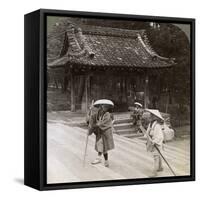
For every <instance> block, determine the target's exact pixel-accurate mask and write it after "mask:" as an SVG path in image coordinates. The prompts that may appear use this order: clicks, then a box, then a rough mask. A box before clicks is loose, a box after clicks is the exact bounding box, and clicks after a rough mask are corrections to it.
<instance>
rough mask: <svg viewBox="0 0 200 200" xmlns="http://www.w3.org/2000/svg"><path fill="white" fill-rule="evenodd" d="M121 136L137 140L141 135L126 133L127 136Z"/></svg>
mask: <svg viewBox="0 0 200 200" xmlns="http://www.w3.org/2000/svg"><path fill="white" fill-rule="evenodd" d="M122 136H124V137H127V138H138V137H142V134H140V133H128V134H123V135H122Z"/></svg>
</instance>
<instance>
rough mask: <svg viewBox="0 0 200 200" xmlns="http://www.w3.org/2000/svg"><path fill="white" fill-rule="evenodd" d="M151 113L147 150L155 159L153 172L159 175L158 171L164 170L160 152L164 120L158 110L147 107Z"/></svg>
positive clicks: (154, 174)
mask: <svg viewBox="0 0 200 200" xmlns="http://www.w3.org/2000/svg"><path fill="white" fill-rule="evenodd" d="M146 111H148V112H149V113H150V123H149V125H148V128H147V151H149V152H150V153H151V154H152V156H153V160H154V166H153V174H152V176H153V177H154V176H157V172H159V171H163V165H162V158H161V155H160V152H161V153H162V149H163V140H164V135H163V131H162V126H161V124H162V123H163V122H164V119H163V118H162V116H161V114H160V112H159V111H158V110H153V109H147V110H146Z"/></svg>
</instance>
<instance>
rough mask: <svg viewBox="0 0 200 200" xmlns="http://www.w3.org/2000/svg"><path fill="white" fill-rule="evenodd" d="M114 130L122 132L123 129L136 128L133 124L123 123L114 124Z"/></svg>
mask: <svg viewBox="0 0 200 200" xmlns="http://www.w3.org/2000/svg"><path fill="white" fill-rule="evenodd" d="M114 128H115V129H116V130H122V129H131V128H132V129H134V126H133V124H132V123H123V124H114Z"/></svg>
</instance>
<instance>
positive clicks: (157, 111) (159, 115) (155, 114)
mask: <svg viewBox="0 0 200 200" xmlns="http://www.w3.org/2000/svg"><path fill="white" fill-rule="evenodd" d="M145 111H147V112H150V113H151V114H153V115H154V116H156V117H157V118H159V119H161V120H163V121H164V118H163V117H162V116H161V114H160V112H159V110H156V109H145Z"/></svg>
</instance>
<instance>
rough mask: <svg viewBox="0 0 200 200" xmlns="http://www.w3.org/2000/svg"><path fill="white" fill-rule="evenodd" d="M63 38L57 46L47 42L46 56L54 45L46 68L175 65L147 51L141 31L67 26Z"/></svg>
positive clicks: (147, 42) (54, 40)
mask: <svg viewBox="0 0 200 200" xmlns="http://www.w3.org/2000/svg"><path fill="white" fill-rule="evenodd" d="M64 35H65V36H62V38H61V39H60V40H58V42H57V43H56V39H55V38H51V40H49V42H48V44H47V45H48V46H47V49H48V51H49V52H51V51H53V49H51V48H52V47H53V46H54V45H57V47H56V48H54V51H56V53H55V52H54V53H55V54H54V58H53V57H51V56H48V66H49V67H53V66H61V65H64V64H66V63H71V64H80V65H84V66H99V67H101V66H104V67H128V68H162V67H169V66H172V65H173V64H175V63H174V60H173V59H169V58H164V57H161V56H159V55H158V54H157V53H156V52H155V51H154V50H153V49H152V48H151V46H150V44H149V41H148V38H147V36H146V35H145V31H144V30H126V29H118V28H109V27H95V26H79V27H78V28H77V27H76V26H75V25H72V24H69V25H68V26H66V27H65V34H64ZM66 38H67V41H68V43H67V45H68V48H67V51H66V53H65V54H64V55H63V56H60V55H59V52H61V49H62V48H63V44H64V42H63V43H62V42H61V41H64V40H66ZM53 43H54V44H53ZM61 43H62V44H61ZM64 45H66V44H64ZM54 47H55V46H54ZM49 48H50V49H49ZM56 54H57V55H56ZM49 55H50V54H49ZM55 55H56V56H57V57H56V56H55Z"/></svg>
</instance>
